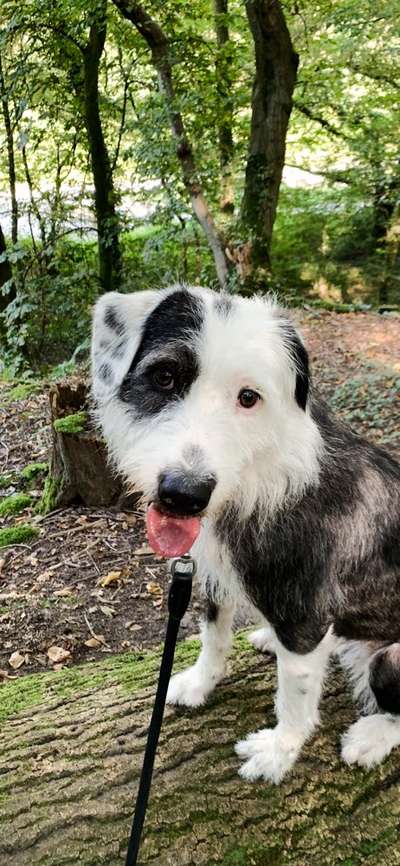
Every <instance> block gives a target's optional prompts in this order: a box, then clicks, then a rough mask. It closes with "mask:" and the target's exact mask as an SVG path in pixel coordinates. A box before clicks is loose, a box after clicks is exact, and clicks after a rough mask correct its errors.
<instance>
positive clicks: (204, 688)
mask: <svg viewBox="0 0 400 866" xmlns="http://www.w3.org/2000/svg"><path fill="white" fill-rule="evenodd" d="M213 686H214V683H212V682H209V681H208V682H207V681H206V679H205V678H204V676H201V674H200V672H199V670H198V668H197V667H196V665H193V667H191V668H188V669H187V670H186V671H182V673H180V674H175V676H174V677H172V679H171V682H170V684H169V687H168V692H167V704H181V705H182V706H184V707H201V705H202V704H204V702H205V700H206V698H207V697H208V695H209V694H210V692H211V691H212V689H213Z"/></svg>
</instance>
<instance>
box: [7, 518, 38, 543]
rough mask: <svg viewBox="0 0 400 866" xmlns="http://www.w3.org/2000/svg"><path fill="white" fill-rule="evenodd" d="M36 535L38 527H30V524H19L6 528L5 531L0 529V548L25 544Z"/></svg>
mask: <svg viewBox="0 0 400 866" xmlns="http://www.w3.org/2000/svg"><path fill="white" fill-rule="evenodd" d="M38 535H39V529H38V527H37V526H32V525H31V524H30V523H19V524H18V526H6V527H5V529H0V547H12V545H14V544H26V543H27V542H29V541H32V539H33V538H36V537H37V536H38Z"/></svg>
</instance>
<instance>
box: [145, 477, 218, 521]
mask: <svg viewBox="0 0 400 866" xmlns="http://www.w3.org/2000/svg"><path fill="white" fill-rule="evenodd" d="M215 485H216V480H215V478H213V477H212V476H209V477H208V478H202V479H196V478H193V477H189V476H188V475H183V474H182V475H181V474H180V475H178V474H177V473H175V472H174V473H173V472H170V473H168V472H166V473H163V474H162V475H161V476H160V480H159V484H158V498H159V501H160V503H161V505H163V506H164V508H165V509H166V510H167V511H169V512H170V513H171V514H182V515H189V514H190V515H192V514H200V512H201V511H204V509H205V508H207V505H208V503H209V501H210V498H211V494H212V492H213V490H214V487H215Z"/></svg>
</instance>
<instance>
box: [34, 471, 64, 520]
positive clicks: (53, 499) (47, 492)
mask: <svg viewBox="0 0 400 866" xmlns="http://www.w3.org/2000/svg"><path fill="white" fill-rule="evenodd" d="M61 487H62V476H60V477H59V478H52V476H51V475H48V476H47V478H46V481H45V483H44V490H43V493H42V496H41V498H40V499H39V502H38V504H37V506H36V508H35V511H36V513H37V514H49V512H50V511H54V509H55V508H56V507H57V503H58V497H59V493H60V490H61Z"/></svg>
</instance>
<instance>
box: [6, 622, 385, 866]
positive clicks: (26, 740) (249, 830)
mask: <svg viewBox="0 0 400 866" xmlns="http://www.w3.org/2000/svg"><path fill="white" fill-rule="evenodd" d="M240 644H241V645H242V646H243V641H242V640H240V639H239V641H238V642H237V644H236V646H239V647H240ZM195 652H196V651H195V650H194V648H193V647H192V645H191V644H190V642H187V641H184V642H182V643H181V644H180V645H179V646H178V659H180V662H178V667H179V664H180V665H181V666H182V664H183V663H184V658H185V659H186V662H185V663H186V664H187V663H188V661H189V660H193V658H194V656H195ZM158 664H159V660H158V659H154V656H153V654H150V655H149V656H145V657H143V656H142V657H141V659H138V658H136V659H134V658H132V656H125V657H119V658H118V657H117V658H111V659H108V660H107V661H105V662H103V663H101V664H97V665H87V666H85V667H83V668H80V669H75V670H74V671H68V670H65V671H61V672H60V673H51V674H48V675H47V677H46V676H45V677H44V678H43V675H41V676H40V677H36V678H35V677H27V678H25V679H23V680H18V681H17V683H10V684H5V685H3V686H2V687H1V689H2V695H3V696H4V697H3V701H4V704H3V705H2V707H3V706H5V707H7V706H8V707H9V708H10V706H11V705H12V700H11V697H10V696H12V695H15V698H14V700H15V703H16V705H17V706H18V705H19V706H21V702H22V703H23V702H24V701H25V706H26V704H28V705H30V706H29V708H28V709H25V710H23V711H20V712H17V710H16V711H15V714H14V715H12V714H11V716H10V715H9V717H8V719H7V720H6V721H5V722H3V726H2V737H1V745H0V792H1V797H0V813H1V818H2V820H1V821H0V859H1V864H2V866H22V864H25V863H26V864H27V863H29V864H30V866H61V864H62V866H78V864H81V866H89V864H90V866H121V863H123V862H124V856H125V852H126V846H127V839H128V834H129V829H130V824H131V817H132V812H133V806H134V798H135V795H136V790H137V782H138V776H139V772H140V767H141V762H142V757H143V750H144V746H145V738H146V732H147V725H148V722H149V717H150V713H151V707H152V702H153V699H154V680H155V671H156V668H157V665H158ZM275 679H276V678H275V662H274V661H273V660H272V659H268V658H265V657H261V656H255V655H254V654H253V653H252V652H251V651H246V650H243V649H238V650H237V654H236V657H235V659H234V661H233V662H232V663H231V673H230V675H229V676H228V677H227V679H225V681H224V683H223V684H221V685H220V686H218V687H217V689H216V691H215V692H214V694H213V695H212V696H211V698H210V699H209V701H208V703H207V705H206V706H205V707H203V708H201V709H200V710H197V711H188V710H185V709H179V710H177V709H167V711H166V716H165V719H164V723H163V728H162V732H161V738H160V745H159V750H158V757H157V760H156V769H155V774H154V779H153V787H152V792H151V797H150V804H149V811H148V814H147V818H146V822H145V825H144V834H143V843H142V847H141V850H140V854H139V863H140V864H142V866H145V864H146V866H345V864H346V866H364V864H370V866H377V864H383V863H385V864H386V866H399V864H400V846H399V842H400V831H399V780H400V770H399V758H398V752H397V753H396V752H395V753H394V754H393V755H392V756H391V757H390V758H389V759H388V760H387V761H386V762H385V763H384V764H383V765H382V766H381V767H378V768H377V769H375V770H371V771H368V772H366V771H363V770H360V769H351V768H349V767H346V766H345V765H344V764H343V763H342V762H341V760H340V758H339V750H338V740H339V736H340V733H341V732H342V731H343V730H344V728H345V727H346V726H347V725H349V724H350V723H351V722H352V721H353V718H354V713H353V709H352V707H351V705H350V702H349V699H348V696H347V693H346V691H345V689H344V687H343V681H342V678H341V676H340V675H337V674H333V675H332V676H331V677H330V679H329V680H328V683H327V686H326V689H325V698H324V700H323V702H322V720H323V721H322V726H321V729H320V731H319V732H318V734H317V735H316V736H315V737H314V738H313V739H312V740H311V742H310V743H309V745H308V746H307V747H306V748H305V749H304V753H303V755H302V758H301V759H300V760H299V762H298V763H297V765H296V767H295V769H294V771H293V773H292V775H291V776H290V777H288V778H287V780H285V781H284V782H283V783H282V784H281V785H280V786H278V787H275V786H273V785H271V784H269V783H266V782H259V783H256V784H250V783H244V782H243V781H242V780H241V779H240V778H239V776H238V775H237V769H238V766H239V761H238V759H237V758H236V756H235V754H234V750H233V746H234V743H235V741H236V740H237V739H238V738H240V737H243V736H244V735H245V734H247V733H248V732H249V731H251V730H255V729H257V728H259V727H260V726H263V725H265V724H268V725H271V724H273V722H274V711H273V693H274V689H275ZM18 684H20V687H19V688H18ZM150 684H151V687H149V685H150ZM35 693H36V698H35ZM11 713H12V711H11ZM4 714H5V711H4V710H3V717H4Z"/></svg>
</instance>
